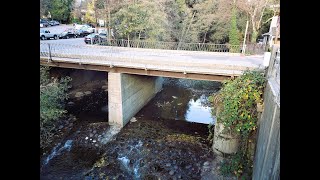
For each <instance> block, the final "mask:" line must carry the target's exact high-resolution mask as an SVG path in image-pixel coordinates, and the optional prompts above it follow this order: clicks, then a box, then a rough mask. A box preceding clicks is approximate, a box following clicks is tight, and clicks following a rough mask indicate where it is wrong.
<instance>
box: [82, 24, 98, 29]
mask: <svg viewBox="0 0 320 180" xmlns="http://www.w3.org/2000/svg"><path fill="white" fill-rule="evenodd" d="M84 25H85V26H90V27H92V28H96V27H95V26H94V25H92V24H90V23H87V24H84Z"/></svg>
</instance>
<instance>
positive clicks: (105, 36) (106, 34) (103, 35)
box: [99, 30, 108, 39]
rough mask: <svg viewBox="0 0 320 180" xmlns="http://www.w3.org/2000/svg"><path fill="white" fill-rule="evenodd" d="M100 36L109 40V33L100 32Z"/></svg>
mask: <svg viewBox="0 0 320 180" xmlns="http://www.w3.org/2000/svg"><path fill="white" fill-rule="evenodd" d="M99 36H100V37H101V38H104V39H107V36H108V33H107V31H106V30H100V31H99Z"/></svg>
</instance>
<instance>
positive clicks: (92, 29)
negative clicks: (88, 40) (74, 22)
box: [81, 25, 96, 33]
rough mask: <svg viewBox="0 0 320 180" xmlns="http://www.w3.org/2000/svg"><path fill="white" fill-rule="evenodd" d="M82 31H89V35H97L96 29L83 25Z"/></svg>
mask: <svg viewBox="0 0 320 180" xmlns="http://www.w3.org/2000/svg"><path fill="white" fill-rule="evenodd" d="M81 29H82V30H84V31H88V32H89V33H96V28H94V27H91V26H89V25H83V26H82V27H81Z"/></svg>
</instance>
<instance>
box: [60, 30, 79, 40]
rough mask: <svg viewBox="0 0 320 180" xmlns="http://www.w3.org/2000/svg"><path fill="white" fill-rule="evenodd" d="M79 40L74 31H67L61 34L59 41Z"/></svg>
mask: <svg viewBox="0 0 320 180" xmlns="http://www.w3.org/2000/svg"><path fill="white" fill-rule="evenodd" d="M69 38H77V35H76V34H75V33H74V32H72V31H65V32H62V33H61V34H59V39H69Z"/></svg>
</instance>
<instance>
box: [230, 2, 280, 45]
mask: <svg viewBox="0 0 320 180" xmlns="http://www.w3.org/2000/svg"><path fill="white" fill-rule="evenodd" d="M275 3H279V0H237V1H236V4H237V7H238V8H239V9H240V10H241V11H243V12H245V13H247V14H248V18H249V21H250V24H251V27H252V38H251V42H255V41H256V38H257V35H258V31H259V29H260V28H261V26H262V24H263V23H262V17H263V14H264V12H265V10H266V8H268V7H269V6H270V5H272V4H275Z"/></svg>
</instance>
